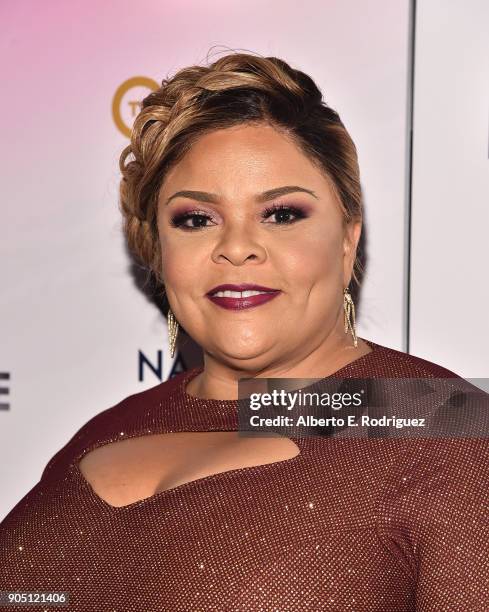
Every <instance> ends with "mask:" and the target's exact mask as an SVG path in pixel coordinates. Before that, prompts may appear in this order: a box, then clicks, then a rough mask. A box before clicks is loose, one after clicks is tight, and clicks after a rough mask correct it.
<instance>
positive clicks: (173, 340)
mask: <svg viewBox="0 0 489 612" xmlns="http://www.w3.org/2000/svg"><path fill="white" fill-rule="evenodd" d="M177 334H178V322H177V320H176V319H175V315H174V314H173V312H172V309H171V308H169V309H168V339H169V344H170V355H171V357H172V358H173V357H174V355H175V347H176V344H177Z"/></svg>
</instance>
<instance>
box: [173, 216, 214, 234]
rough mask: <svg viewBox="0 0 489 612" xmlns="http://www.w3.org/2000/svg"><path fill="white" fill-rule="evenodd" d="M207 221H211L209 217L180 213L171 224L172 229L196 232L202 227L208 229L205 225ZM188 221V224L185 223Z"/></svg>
mask: <svg viewBox="0 0 489 612" xmlns="http://www.w3.org/2000/svg"><path fill="white" fill-rule="evenodd" d="M207 220H209V221H212V219H211V217H209V216H208V215H204V214H202V213H197V212H195V213H182V214H180V215H175V216H174V217H173V218H172V220H171V224H172V226H173V227H180V228H182V229H187V230H198V229H200V228H202V227H208V226H207V225H206V221H207ZM188 221H190V224H189V223H187V222H188Z"/></svg>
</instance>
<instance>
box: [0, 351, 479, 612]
mask: <svg viewBox="0 0 489 612" xmlns="http://www.w3.org/2000/svg"><path fill="white" fill-rule="evenodd" d="M368 343H369V345H370V346H371V348H372V349H373V351H372V352H371V353H369V354H367V355H364V356H362V357H360V358H359V359H357V360H356V361H354V362H352V363H351V364H349V365H347V366H345V367H344V368H342V369H341V370H339V371H338V372H337V373H336V374H335V376H342V377H392V378H393V377H410V376H411V377H423V378H425V377H426V378H431V377H441V378H443V377H446V378H451V377H456V376H457V375H456V374H454V373H453V372H450V371H449V370H446V369H444V368H442V367H441V366H438V365H436V364H433V363H431V362H428V361H425V360H422V359H419V358H416V357H413V356H410V355H407V354H405V353H402V352H398V351H395V350H393V349H390V348H387V347H384V346H381V345H379V344H376V343H373V342H371V341H368ZM199 372H200V369H194V370H191V371H189V372H184V373H182V374H179V375H178V376H176V377H174V378H173V379H171V380H169V381H166V382H164V383H162V384H160V385H158V386H156V387H153V388H152V389H150V390H147V391H143V392H142V393H137V394H135V395H132V396H130V397H128V398H126V399H124V400H123V401H121V402H120V403H119V404H117V405H116V406H113V407H111V408H109V409H108V410H105V411H103V412H101V413H100V414H98V415H97V416H95V417H94V418H93V419H91V420H90V421H89V422H88V423H86V424H85V425H84V426H83V427H82V428H81V429H80V430H79V431H78V432H77V433H76V434H75V435H74V437H73V438H72V439H71V440H70V441H69V442H68V443H67V444H66V446H64V447H63V448H62V449H61V450H60V451H59V452H58V453H57V454H56V455H55V456H54V457H53V458H52V459H51V460H50V461H49V463H48V465H47V466H46V468H45V470H44V472H43V475H42V478H41V480H40V482H39V483H38V484H37V485H36V486H35V487H34V488H33V489H32V490H31V491H30V492H29V493H28V494H27V495H26V496H25V497H24V498H23V499H22V500H21V501H20V502H19V503H18V504H17V505H16V506H15V507H14V508H13V509H12V511H11V512H10V513H9V515H8V516H7V517H6V518H5V519H4V521H3V522H2V523H1V524H0V590H4V591H5V590H17V591H26V590H27V591H67V592H69V594H70V598H71V599H70V605H69V607H68V608H60V609H69V610H76V611H83V612H92V611H93V612H106V611H107V612H108V611H114V612H115V611H117V612H136V611H137V612H157V611H158V612H160V611H161V612H191V611H196V612H201V611H202V612H207V611H224V612H305V611H326V610H328V611H330V610H331V611H333V610H334V611H338V612H347V611H354V612H376V611H382V612H401V611H403V612H406V611H414V610H416V611H423V612H446V611H454V612H460V611H468V612H477V611H480V612H482V611H487V610H489V538H488V507H487V506H488V503H487V502H488V491H489V477H488V474H489V470H488V454H489V453H488V443H487V440H486V439H483V438H463V439H451V440H450V439H448V440H447V439H388V438H380V439H361V438H358V439H354V438H350V439H334V438H332V439H331V438H324V437H321V436H310V437H301V438H294V441H295V442H296V444H297V445H298V446H299V448H300V451H301V452H300V454H298V455H296V456H295V457H293V458H291V459H287V460H283V461H279V462H276V463H270V464H266V465H262V466H253V467H245V468H239V469H234V470H231V471H228V472H223V473H220V474H213V475H210V476H207V477H205V478H201V479H199V480H195V481H192V482H189V483H185V484H183V485H180V486H177V487H175V488H173V489H169V490H167V491H163V492H160V493H157V494H156V495H154V496H153V497H150V498H147V499H145V500H141V501H137V502H135V503H132V504H130V505H128V506H124V507H120V508H116V507H112V506H110V505H109V504H107V503H106V502H104V501H103V500H102V499H101V498H99V497H98V496H97V495H96V494H95V492H94V491H93V489H92V488H91V487H90V486H89V484H88V483H87V482H86V481H85V480H84V478H83V476H82V474H81V472H80V471H79V469H78V467H77V463H78V461H79V460H80V458H81V457H82V456H83V455H85V454H86V453H87V452H89V451H90V450H92V449H94V448H96V447H98V446H101V445H104V444H108V443H111V442H114V441H116V440H120V439H121V438H128V437H134V436H144V435H149V434H152V433H163V432H177V431H211V430H222V431H230V430H236V429H238V427H237V417H236V406H237V403H236V402H233V401H231V400H228V401H219V400H205V399H199V398H195V397H192V396H190V395H188V394H187V393H186V384H187V382H188V381H189V380H190V378H191V377H192V376H196V375H197V374H198V373H199ZM5 609H6V610H7V609H11V610H41V609H42V610H44V609H49V610H51V609H54V608H51V607H48V606H44V607H39V606H37V607H36V606H33V607H28V608H27V607H22V606H13V607H10V608H5Z"/></svg>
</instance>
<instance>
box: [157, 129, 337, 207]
mask: <svg viewBox="0 0 489 612" xmlns="http://www.w3.org/2000/svg"><path fill="white" fill-rule="evenodd" d="M290 184H299V185H304V186H305V187H307V188H308V189H311V190H313V191H315V192H320V193H322V194H323V195H325V194H326V193H328V194H329V193H330V188H329V182H328V180H327V178H326V176H325V175H324V174H323V172H321V170H320V169H319V168H318V166H317V165H316V164H315V163H313V162H312V161H311V159H310V158H309V157H308V156H306V155H305V154H304V153H303V151H302V150H301V149H300V148H299V147H298V146H297V145H296V143H294V142H293V141H292V140H291V138H290V137H288V136H287V135H286V134H284V133H283V132H281V131H278V130H277V129H275V128H274V127H272V126H270V125H268V124H243V125H239V126H235V127H232V128H226V129H219V130H215V131H212V132H209V133H207V134H204V135H203V136H201V137H200V138H198V139H197V140H196V141H195V142H194V144H193V145H192V147H191V149H190V151H189V152H188V153H187V154H186V155H185V156H184V157H183V158H182V159H181V160H180V162H179V163H178V164H176V165H175V166H173V167H172V168H171V169H170V171H169V172H168V173H167V175H166V177H165V180H164V182H163V184H162V186H161V194H162V196H166V195H167V194H168V192H169V191H170V190H171V191H174V190H178V189H201V190H208V191H214V192H220V193H222V194H223V195H229V197H236V196H238V195H240V196H241V197H243V196H244V195H252V194H255V193H256V192H262V191H266V190H267V189H272V188H275V187H277V186H279V185H290Z"/></svg>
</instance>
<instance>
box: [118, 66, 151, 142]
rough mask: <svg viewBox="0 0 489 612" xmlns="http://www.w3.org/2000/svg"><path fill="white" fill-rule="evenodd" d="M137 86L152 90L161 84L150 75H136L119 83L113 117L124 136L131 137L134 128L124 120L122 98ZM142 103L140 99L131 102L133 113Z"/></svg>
mask: <svg viewBox="0 0 489 612" xmlns="http://www.w3.org/2000/svg"><path fill="white" fill-rule="evenodd" d="M135 87H146V88H147V89H150V90H151V91H155V90H156V89H158V88H159V85H158V83H157V82H156V81H154V80H153V79H150V78H149V77H144V76H136V77H132V78H130V79H127V81H124V83H122V85H119V87H118V88H117V91H116V92H115V94H114V98H113V100H112V119H113V120H114V123H115V124H116V126H117V129H118V130H119V131H120V132H121V133H122V134H124V136H126V137H127V138H130V137H131V129H132V128H131V127H130V126H128V125H127V124H126V122H125V121H124V119H123V117H122V112H121V105H122V100H123V98H124V96H125V95H126V94H127V92H128V91H130V90H131V89H133V88H135ZM140 103H141V102H140V100H137V101H131V102H130V105H131V107H132V110H133V114H135V112H134V111H135V108H136V107H137V106H139V105H140Z"/></svg>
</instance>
